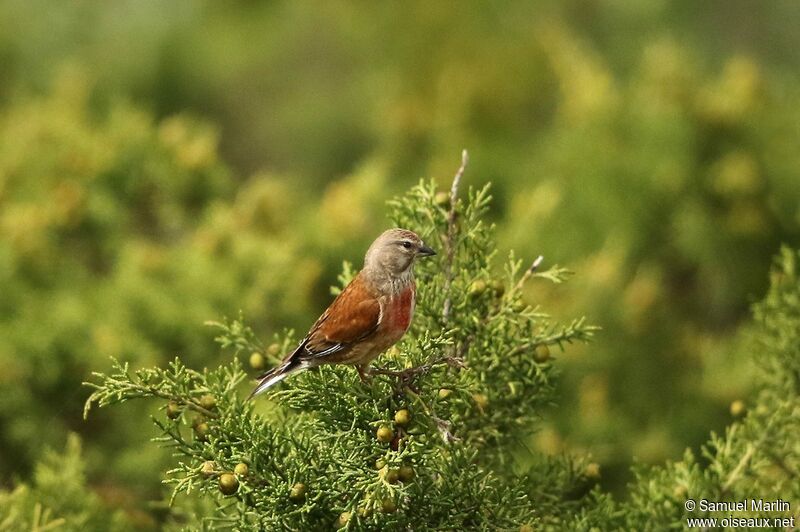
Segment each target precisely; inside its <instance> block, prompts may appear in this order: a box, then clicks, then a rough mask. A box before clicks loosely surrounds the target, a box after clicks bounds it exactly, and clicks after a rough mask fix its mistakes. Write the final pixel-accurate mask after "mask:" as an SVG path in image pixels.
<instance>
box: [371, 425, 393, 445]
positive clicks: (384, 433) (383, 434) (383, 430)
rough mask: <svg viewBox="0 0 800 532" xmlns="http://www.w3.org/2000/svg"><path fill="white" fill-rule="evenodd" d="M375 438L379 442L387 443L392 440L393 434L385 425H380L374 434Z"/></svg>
mask: <svg viewBox="0 0 800 532" xmlns="http://www.w3.org/2000/svg"><path fill="white" fill-rule="evenodd" d="M375 436H376V437H377V438H378V441H379V442H381V443H389V442H390V441H392V439H393V438H394V432H392V429H390V428H389V427H387V426H386V425H381V426H380V427H379V428H378V430H377V432H376V433H375Z"/></svg>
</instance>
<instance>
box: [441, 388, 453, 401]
mask: <svg viewBox="0 0 800 532" xmlns="http://www.w3.org/2000/svg"><path fill="white" fill-rule="evenodd" d="M451 393H453V391H452V390H450V389H448V388H439V399H447V398H448V397H449V396H450V394H451Z"/></svg>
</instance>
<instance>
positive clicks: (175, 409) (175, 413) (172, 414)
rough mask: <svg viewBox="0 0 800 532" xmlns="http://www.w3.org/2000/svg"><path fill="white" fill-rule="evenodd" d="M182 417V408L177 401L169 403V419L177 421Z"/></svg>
mask: <svg viewBox="0 0 800 532" xmlns="http://www.w3.org/2000/svg"><path fill="white" fill-rule="evenodd" d="M180 415H181V406H180V405H179V404H178V403H176V402H175V401H170V402H169V403H167V417H168V418H170V419H177V418H178V417H179V416H180Z"/></svg>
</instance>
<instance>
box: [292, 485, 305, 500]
mask: <svg viewBox="0 0 800 532" xmlns="http://www.w3.org/2000/svg"><path fill="white" fill-rule="evenodd" d="M305 498H306V485H305V484H303V483H302V482H298V483H297V484H295V485H294V486H292V489H291V490H290V491H289V499H291V500H293V501H294V502H302V501H303V500H304V499H305Z"/></svg>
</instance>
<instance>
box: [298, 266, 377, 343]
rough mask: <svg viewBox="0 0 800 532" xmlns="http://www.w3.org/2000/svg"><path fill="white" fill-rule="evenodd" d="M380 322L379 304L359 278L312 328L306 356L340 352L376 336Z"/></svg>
mask: <svg viewBox="0 0 800 532" xmlns="http://www.w3.org/2000/svg"><path fill="white" fill-rule="evenodd" d="M380 321H381V305H380V301H378V299H377V298H376V297H375V294H374V293H373V292H372V290H370V289H369V288H368V286H367V284H366V283H365V282H364V278H363V277H361V276H360V275H359V276H356V278H355V279H353V281H352V282H351V283H350V284H349V285H347V287H346V288H345V289H344V290H343V291H342V293H341V294H339V296H338V297H337V298H336V299H334V301H333V303H331V306H330V307H328V310H326V311H325V313H324V314H323V315H322V317H320V319H319V320H317V323H315V324H314V326H313V327H312V328H311V331H309V333H308V336H306V339H305V341H304V342H303V343H304V344H305V348H304V351H305V353H304V354H306V356H310V357H312V358H316V357H324V356H328V355H331V354H333V353H336V352H338V351H341V350H342V349H345V348H346V347H348V346H349V345H350V344H352V343H354V342H357V341H359V340H362V339H364V338H366V337H367V336H369V335H370V334H372V333H374V332H375V330H376V329H377V328H378V325H379V324H380Z"/></svg>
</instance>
